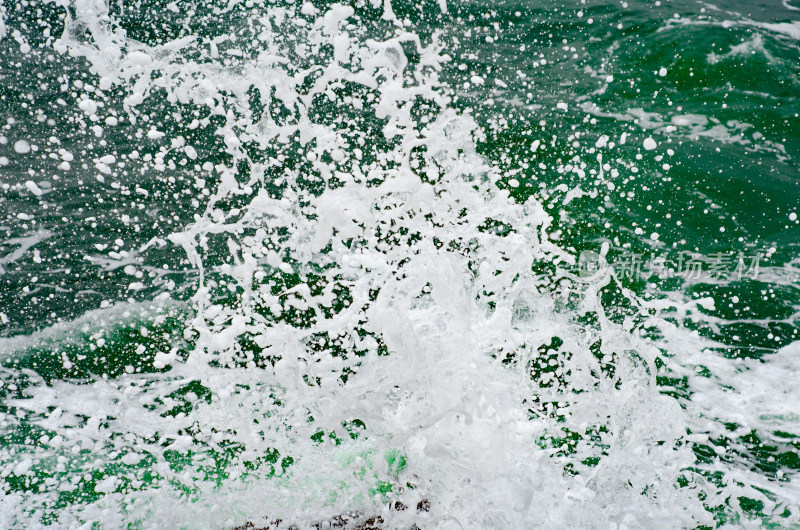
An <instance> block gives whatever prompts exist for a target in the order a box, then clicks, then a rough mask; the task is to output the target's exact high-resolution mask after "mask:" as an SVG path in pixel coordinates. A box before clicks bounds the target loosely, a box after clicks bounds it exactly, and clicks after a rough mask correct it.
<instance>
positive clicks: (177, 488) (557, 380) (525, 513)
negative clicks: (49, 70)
mask: <svg viewBox="0 0 800 530" xmlns="http://www.w3.org/2000/svg"><path fill="white" fill-rule="evenodd" d="M378 9H379V10H380V11H381V13H383V14H384V15H385V16H384V18H385V19H388V20H383V22H381V23H379V24H378V23H376V24H377V25H376V27H374V28H372V30H371V31H373V32H374V33H378V34H380V35H383V37H382V39H381V40H378V39H377V37H376V36H375V35H374V34H373V33H370V34H369V35H365V33H366V30H364V28H363V27H362V24H363V23H364V21H363V20H360V19H357V18H356V15H355V12H354V10H353V9H352V8H349V7H345V6H340V5H334V6H332V7H331V8H330V9H329V10H328V11H326V12H324V13H318V12H316V9H315V8H313V7H311V6H310V4H305V5H302V6H297V7H296V8H295V7H294V6H292V7H288V8H271V9H268V10H265V11H264V13H263V16H262V17H260V18H259V17H252V18H249V19H247V20H244V21H240V22H241V26H240V27H237V28H232V30H231V33H230V34H229V35H226V36H224V37H216V38H213V39H212V38H207V39H203V38H200V37H187V38H182V39H180V40H176V41H173V42H170V43H167V44H164V45H161V46H157V47H150V46H146V45H144V44H142V43H139V42H135V41H133V40H131V39H129V38H128V37H127V36H126V35H125V33H124V32H123V31H122V30H120V29H118V28H115V26H114V25H112V24H109V16H108V10H107V7H106V6H105V4H104V3H102V2H92V1H90V0H86V1H82V2H78V3H76V4H75V6H74V9H73V10H72V12H73V13H74V15H75V17H76V18H74V19H72V20H70V21H69V23H68V25H67V30H66V32H65V35H64V36H63V37H62V39H61V41H60V42H59V44H58V48H59V49H61V50H63V51H64V52H69V53H71V54H74V55H78V56H82V57H84V58H86V60H88V61H89V63H90V64H91V68H92V71H93V73H95V74H96V75H97V76H98V87H99V90H95V91H94V92H93V93H92V96H91V97H92V98H93V99H91V101H92V102H93V104H89V103H85V101H87V100H89V98H88V97H87V98H83V99H82V102H81V103H80V104H81V105H82V106H81V107H80V108H81V109H82V110H83V111H84V112H86V113H87V114H90V115H91V114H95V115H97V116H98V117H99V118H103V116H101V115H99V114H97V113H102V107H101V106H98V105H97V103H98V102H103V98H104V97H105V96H104V94H103V91H108V90H110V89H112V88H121V89H123V90H125V92H126V94H127V95H126V98H125V106H126V110H127V111H128V112H129V116H128V119H129V120H131V121H132V122H134V123H139V124H141V131H140V133H141V135H140V136H142V137H145V136H146V137H147V138H149V139H150V140H153V141H159V140H160V141H163V142H164V144H163V148H162V149H161V150H160V151H159V152H158V153H157V154H156V155H155V156H154V157H153V158H152V164H151V169H152V170H153V171H163V172H165V174H168V172H169V170H168V168H169V162H170V161H174V160H178V161H179V160H181V159H189V160H192V159H193V155H192V153H195V154H196V149H197V148H198V147H199V146H192V145H189V144H188V143H187V141H186V139H185V138H184V137H183V136H182V135H180V134H179V133H174V132H172V131H165V130H162V128H163V127H161V124H159V123H152V122H151V123H147V122H146V121H145V120H144V118H143V117H142V115H141V113H140V112H139V110H138V109H139V108H140V107H141V106H145V105H147V102H148V100H149V98H154V97H156V95H158V94H166V99H167V100H168V101H170V102H173V103H175V102H178V103H181V104H184V105H187V106H188V105H192V106H193V108H195V109H197V114H196V116H197V119H196V123H195V122H192V123H191V124H189V125H187V127H188V128H190V129H191V128H192V127H195V128H196V127H216V129H215V131H214V134H216V135H218V136H220V137H221V138H222V139H223V144H224V149H225V152H224V153H221V154H220V159H221V160H223V161H221V162H219V163H218V164H217V165H216V166H214V165H211V167H197V168H195V169H196V170H197V172H198V174H200V175H204V177H203V178H208V179H209V180H211V179H214V180H216V181H218V185H217V187H216V188H215V189H214V190H213V192H212V193H210V195H209V196H207V197H204V196H198V199H201V200H202V201H203V204H205V207H204V209H202V208H200V207H198V212H197V215H196V217H195V221H194V222H193V223H192V224H191V225H189V226H187V227H185V229H183V230H181V231H179V232H177V233H175V234H173V236H172V237H171V241H172V243H173V244H175V245H180V247H182V249H183V250H184V251H185V252H186V254H187V255H188V257H189V259H190V260H191V262H192V264H193V265H194V266H195V267H196V268H197V269H198V270H199V271H200V272H201V275H200V282H199V284H198V286H197V293H196V295H195V296H194V298H193V300H192V303H193V317H192V319H191V321H190V322H189V323H188V325H187V327H186V329H185V331H184V332H183V336H184V339H185V340H186V341H187V342H188V343H189V344H190V345H191V346H190V348H189V352H188V355H187V356H182V355H181V352H180V348H179V347H177V346H176V347H175V348H174V349H172V350H169V349H167V350H159V351H158V352H151V353H152V355H150V356H147V357H145V356H143V357H142V358H143V359H147V362H148V363H150V364H149V365H148V366H141V365H140V366H133V367H132V368H133V369H132V370H129V372H130V373H127V374H122V375H119V376H116V377H96V378H92V379H90V381H89V382H86V381H85V380H83V381H80V382H76V381H70V380H68V379H63V380H55V381H51V382H50V384H45V382H44V381H43V380H42V379H41V376H39V375H37V374H36V373H35V372H32V373H29V374H28V376H29V377H30V378H31V381H30V383H29V384H30V386H29V387H28V388H27V389H26V391H25V392H26V397H25V398H24V399H21V398H20V399H16V400H14V401H13V402H12V403H13V405H15V406H16V407H17V408H18V410H19V411H20V415H21V416H26V415H27V416H26V417H27V418H28V419H29V420H30V421H32V422H33V423H34V424H35V425H36V426H37V427H39V428H41V429H42V433H41V436H44V437H45V438H46V439H42V438H39V439H38V443H37V442H33V441H32V442H31V445H32V449H31V452H30V454H27V455H20V454H19V453H16V454H5V455H3V458H2V461H3V462H4V463H5V470H4V471H3V472H5V473H14V474H17V475H19V476H20V477H26V476H31V474H32V473H33V472H34V471H36V470H39V471H40V472H47V470H50V471H53V470H55V471H54V472H53V473H52V477H51V478H48V479H46V480H50V481H51V482H50V483H47V484H45V486H44V487H42V488H41V489H40V491H39V492H38V493H34V492H31V493H28V494H26V495H6V496H4V497H2V500H0V503H2V507H3V509H2V513H3V515H2V517H4V518H5V519H0V522H2V523H4V524H7V525H9V526H11V525H12V524H14V523H19V524H22V523H21V522H22V521H24V522H25V523H26V524H28V526H31V527H35V525H36V524H37V523H38V522H40V521H41V520H42V517H43V516H44V515H46V513H47V512H48V510H58V511H59V519H58V522H59V524H61V525H63V526H65V527H76V528H77V527H80V525H82V524H84V523H88V522H100V523H102V524H104V525H105V526H107V527H116V526H121V525H123V524H125V523H128V522H133V521H140V522H141V524H142V526H144V527H147V528H175V527H178V526H182V525H183V526H186V527H192V528H219V527H222V526H226V525H228V526H233V525H236V524H242V523H244V522H245V521H248V520H251V521H260V520H262V519H261V518H263V517H269V518H272V519H282V520H283V521H285V522H286V523H297V524H301V525H303V524H305V525H308V524H310V523H313V522H315V521H320V520H321V519H324V518H326V517H332V516H335V515H337V514H341V513H346V512H351V511H358V512H361V513H365V514H370V515H380V516H382V517H383V519H384V520H385V521H386V522H387V524H388V525H390V526H391V527H398V528H399V527H402V526H403V525H411V524H413V523H419V524H420V525H421V526H424V527H425V528H476V527H481V528H526V527H534V526H542V527H578V528H593V527H598V528H599V527H602V528H605V527H608V526H613V525H617V526H619V527H627V528H639V527H660V526H670V527H679V526H693V525H698V524H712V523H713V518H712V515H711V514H710V513H709V512H708V511H707V510H706V507H709V508H713V507H715V506H719V505H723V504H724V503H725V502H726V501H727V500H728V499H729V498H730V497H731V495H735V494H739V493H741V492H744V491H747V492H748V494H750V493H752V491H751V490H752V488H750V487H749V486H744V485H742V486H739V485H737V484H735V482H733V481H735V478H734V479H731V481H732V482H730V484H729V485H723V486H719V485H715V484H712V483H708V482H706V480H705V479H704V477H703V474H702V473H701V471H703V470H704V469H703V467H702V465H699V464H697V463H696V462H695V456H694V453H693V452H692V450H691V443H692V441H693V440H694V439H693V438H692V434H691V432H694V431H695V430H697V428H698V425H700V426H702V425H705V423H706V422H704V421H701V420H699V419H698V418H700V417H702V415H703V414H710V413H712V412H713V411H714V406H720V407H723V408H725V409H726V410H730V408H731V407H734V406H741V403H738V404H737V403H732V404H728V405H726V404H724V403H722V402H716V404H714V403H708V402H706V401H703V400H700V401H698V402H697V405H696V407H690V408H682V407H681V405H680V404H679V402H678V401H677V400H675V399H673V398H671V397H668V396H666V395H663V394H661V393H660V392H659V389H658V388H657V386H656V382H655V377H656V372H657V369H658V368H657V359H659V358H660V356H661V355H662V352H661V351H659V346H661V347H665V348H669V351H668V353H669V354H670V355H673V356H677V355H679V354H680V355H682V357H681V358H680V359H679V361H678V362H677V366H676V368H675V369H676V370H678V369H679V367H681V366H690V365H691V356H690V355H691V354H695V353H697V352H698V351H699V348H700V347H702V346H698V344H701V341H699V340H698V341H696V342H693V341H694V339H695V337H692V338H691V339H690V340H687V342H684V343H681V344H679V342H680V340H681V339H682V338H683V337H684V336H685V335H683V333H684V330H682V329H681V328H672V327H670V323H669V322H668V321H667V320H664V319H663V318H661V316H660V315H659V314H660V312H661V311H667V310H669V311H674V310H675V309H676V308H678V309H680V310H681V311H683V312H685V313H687V314H688V313H690V312H692V311H694V310H696V309H697V303H698V302H693V303H691V304H689V303H679V302H675V303H672V302H669V303H668V302H666V301H665V302H660V303H655V302H652V303H646V302H644V301H642V300H640V299H638V298H637V297H636V296H635V295H634V294H633V293H631V292H629V291H627V290H625V289H622V288H620V287H619V286H618V284H617V283H616V280H615V278H614V277H613V276H612V275H611V272H607V273H604V274H601V275H599V276H598V277H596V278H592V279H590V280H587V279H582V278H579V277H577V276H576V275H574V274H573V273H571V272H570V270H571V265H572V264H574V262H575V257H574V256H571V255H570V254H569V253H567V252H565V251H564V250H562V249H560V248H559V247H558V246H557V245H555V244H554V243H553V242H551V241H550V239H549V238H548V227H549V225H550V222H551V219H550V218H549V216H548V215H547V214H546V213H545V211H544V208H543V207H542V205H541V204H540V203H539V202H538V201H537V200H536V198H529V199H528V200H527V201H526V202H524V203H523V204H520V203H518V202H516V201H514V200H513V199H512V198H511V197H510V196H509V194H508V192H506V191H503V190H501V189H499V188H498V187H497V186H496V181H497V180H498V179H499V178H500V176H501V175H499V174H498V173H497V170H496V168H495V165H494V164H493V163H492V161H490V160H485V159H483V158H482V157H480V156H478V154H476V151H475V144H476V141H477V140H478V139H480V138H481V136H482V131H481V130H480V128H479V127H478V125H477V124H476V122H475V120H473V119H472V118H471V117H470V115H469V113H466V112H458V111H457V110H455V109H454V108H453V106H452V105H451V104H450V100H449V93H450V88H449V87H447V86H446V85H445V84H443V83H442V82H440V80H439V74H438V73H439V72H440V70H441V69H442V68H443V65H444V64H446V62H447V60H448V59H449V58H448V56H447V55H446V53H447V47H446V46H445V43H444V41H443V40H440V38H439V37H438V36H434V37H433V38H432V39H431V40H430V41H429V42H423V41H422V40H421V39H420V38H419V37H418V36H417V35H416V34H414V33H412V32H411V31H410V30H409V28H406V27H405V26H403V25H402V24H401V23H398V22H397V21H396V19H393V18H392V16H391V6H390V5H389V4H388V3H387V4H386V5H385V6H384V5H381V6H379V7H378ZM376 18H378V17H376ZM301 20H302V22H300V21H301ZM381 24H383V25H381ZM87 35H88V36H90V37H91V38H89V37H87ZM287 35H293V36H292V38H291V39H289V38H288V37H287ZM247 38H249V39H252V40H246V42H248V43H250V44H252V48H250V47H249V46H244V45H241V44H237V45H233V43H235V42H236V39H247ZM412 55H413V57H410V56H412ZM253 94H257V95H258V96H257V97H256V99H258V102H257V104H253V99H254V96H253ZM95 99H96V100H97V101H95ZM256 107H265V108H267V109H269V112H261V111H258V110H256ZM420 108H423V109H424V110H423V111H420V110H419V109H420ZM211 118H214V119H213V120H212V119H211ZM257 155H263V156H257ZM188 163H189V164H191V162H188ZM190 167H191V166H190ZM600 172H601V176H602V169H601V170H600ZM606 286H610V288H615V289H618V290H619V292H620V293H621V294H622V296H623V297H624V298H625V300H626V301H627V302H628V303H630V304H631V306H632V307H633V308H634V309H635V314H634V315H633V316H632V317H631V318H629V319H626V320H625V321H624V322H623V323H615V322H614V321H612V320H611V319H610V318H609V317H608V316H607V315H606V311H605V309H604V305H603V303H602V301H601V297H602V293H601V290H602V289H603V288H605V287H606ZM659 304H660V305H659ZM157 325H158V323H156V329H158V328H157ZM653 328H658V329H660V330H661V332H662V333H663V334H664V336H665V337H667V338H668V339H669V340H666V339H665V340H663V341H657V340H652V339H648V338H645V335H648V334H649V335H652V333H649V330H652V329H653ZM148 333H152V332H149V331H148ZM676 345H677V346H676ZM681 345H683V346H685V347H686V349H687V351H686V352H683V351H682V350H681V349H680V348H679V347H678V346H681ZM137 353H140V354H143V353H144V351H142V352H138V350H137ZM137 367H138V368H140V371H139V373H137V371H136V368H137ZM689 370H690V369H687V371H689ZM720 370H724V368H722V367H720ZM715 373H716V372H715ZM79 383H81V384H79ZM742 384H743V385H745V386H746V385H747V383H746V382H743V383H742ZM710 386H712V387H713V388H709V389H700V388H699V387H697V388H698V389H699V390H700V391H702V392H704V395H707V396H712V395H715V394H714V392H717V391H718V389H717V387H715V386H714V385H710ZM761 404H762V405H763V403H761ZM757 409H758V410H759V411H762V410H763V407H761V406H760V407H757ZM701 410H702V412H700V411H701ZM715 414H716V413H715ZM721 416H723V414H722V413H721V412H720V413H719V415H718V416H717V417H714V418H709V420H708V423H712V422H713V421H714V420H716V419H718V418H719V417H721ZM4 421H5V422H6V425H4V428H6V429H10V430H11V429H14V428H15V427H16V423H15V422H16V421H17V420H16V419H15V418H12V417H9V418H6V419H5V420H4ZM758 427H761V426H758ZM714 428H716V427H714ZM37 436H38V434H37ZM707 469H711V470H713V469H714V468H713V466H709V468H707ZM742 474H743V475H746V474H747V472H746V470H743V471H742ZM754 477H756V475H755V474H752V473H751V474H749V475H747V480H748V482H747V484H753V483H755V482H756V481H757V477H756V478H754ZM726 480H727V479H726ZM773 486H774V485H770V487H773ZM726 488H730V489H726ZM76 490H77V491H83V490H88V492H89V494H92V493H94V494H96V498H89V500H87V501H86V502H81V503H73V504H70V505H69V506H66V507H62V506H60V505H59V504H58V499H59V496H60V495H63V494H64V493H65V492H67V493H68V492H70V491H76ZM793 491H794V490H793V489H790V490H787V495H790V494H792V492H793ZM87 497H92V495H88V496H87ZM765 498H766V497H765ZM424 501H427V502H429V503H430V508H429V510H428V511H417V510H414V508H413V507H415V506H417V505H418V503H420V502H424ZM395 502H401V503H402V504H403V505H404V506H406V507H409V509H405V510H399V509H396V505H395V504H394V503H395ZM770 502H771V501H770ZM777 504H779V503H776V505H777ZM731 510H733V511H737V510H738V507H737V506H735V505H734V506H732V507H731Z"/></svg>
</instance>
